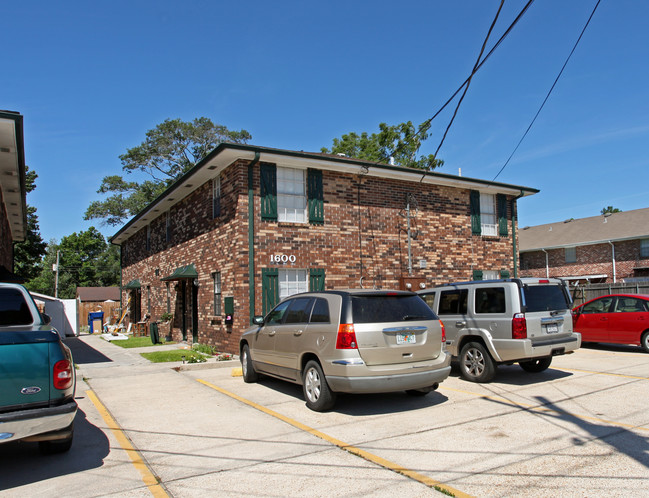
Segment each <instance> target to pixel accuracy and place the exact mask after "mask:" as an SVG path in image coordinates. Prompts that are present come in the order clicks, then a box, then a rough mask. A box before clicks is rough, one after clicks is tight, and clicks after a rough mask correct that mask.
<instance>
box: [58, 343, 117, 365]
mask: <svg viewBox="0 0 649 498" xmlns="http://www.w3.org/2000/svg"><path fill="white" fill-rule="evenodd" d="M63 342H65V344H66V345H67V346H68V347H69V348H70V350H71V351H72V358H74V362H75V363H78V364H80V365H83V364H86V363H107V362H111V361H113V360H111V359H110V358H109V357H108V356H106V355H104V354H102V353H100V352H99V351H97V350H96V349H94V348H93V347H91V346H88V345H87V344H86V343H85V342H83V341H82V340H81V339H79V338H78V337H68V338H66V339H65V341H63Z"/></svg>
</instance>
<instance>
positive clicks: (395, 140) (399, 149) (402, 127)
mask: <svg viewBox="0 0 649 498" xmlns="http://www.w3.org/2000/svg"><path fill="white" fill-rule="evenodd" d="M429 128H430V124H423V125H421V126H420V129H419V131H418V130H417V129H416V128H415V126H414V125H413V124H412V122H411V121H408V122H407V123H401V124H398V125H393V126H390V125H387V124H386V123H381V124H379V133H372V134H371V135H369V134H368V133H367V132H363V133H361V134H360V135H359V134H357V133H354V132H351V133H348V134H346V135H343V136H342V137H341V138H334V139H333V145H332V147H331V149H327V148H326V147H323V148H322V149H321V152H323V153H325V154H345V155H346V156H348V157H353V158H356V159H363V160H366V161H374V162H380V163H389V162H390V158H393V160H394V162H395V164H398V165H400V166H404V167H408V168H417V169H423V170H426V171H432V170H434V169H435V168H439V167H440V166H442V165H443V164H444V161H443V160H441V159H437V158H435V156H434V155H433V154H429V155H427V156H424V155H422V156H417V152H418V151H419V148H420V147H421V144H422V142H423V141H424V140H426V139H427V138H428V129H429Z"/></svg>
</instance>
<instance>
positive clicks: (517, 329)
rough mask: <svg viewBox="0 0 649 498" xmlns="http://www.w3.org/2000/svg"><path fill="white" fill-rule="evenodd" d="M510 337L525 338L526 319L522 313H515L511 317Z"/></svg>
mask: <svg viewBox="0 0 649 498" xmlns="http://www.w3.org/2000/svg"><path fill="white" fill-rule="evenodd" d="M512 339H527V321H526V320H525V315H524V314H523V313H516V314H515V315H514V318H512Z"/></svg>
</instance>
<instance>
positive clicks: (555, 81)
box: [491, 0, 601, 181]
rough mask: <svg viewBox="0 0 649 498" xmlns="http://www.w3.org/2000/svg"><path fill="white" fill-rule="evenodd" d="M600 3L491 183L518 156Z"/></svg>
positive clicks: (596, 5)
mask: <svg viewBox="0 0 649 498" xmlns="http://www.w3.org/2000/svg"><path fill="white" fill-rule="evenodd" d="M600 2H601V0H597V3H596V4H595V7H594V8H593V11H592V12H591V14H590V17H589V18H588V21H586V24H585V25H584V28H583V29H582V30H581V33H580V35H579V38H577V41H576V42H575V45H574V46H573V47H572V50H571V51H570V54H568V58H567V59H566V61H565V62H564V63H563V67H562V68H561V71H559V74H558V75H557V77H556V78H555V80H554V83H552V87H550V90H549V91H548V94H547V95H546V96H545V99H543V103H542V104H541V107H539V110H538V111H536V114H535V115H534V118H533V119H532V122H531V123H530V125H529V126H528V127H527V130H525V133H523V136H522V137H521V139H520V140H519V141H518V144H517V145H516V147H514V150H513V151H512V153H511V154H510V155H509V157H508V158H507V161H505V164H503V167H502V168H500V171H498V174H497V175H496V176H494V178H493V180H491V181H494V180H496V178H498V177H499V176H500V174H501V173H502V172H503V171H504V170H505V168H506V167H507V165H508V164H509V161H511V159H512V157H514V154H516V151H517V150H518V148H519V147H520V145H521V143H523V140H525V137H526V136H527V134H528V133H529V131H530V129H531V128H532V125H533V124H534V122H535V121H536V118H538V117H539V114H541V110H543V107H544V106H545V103H546V102H547V101H548V99H549V98H550V95H551V94H552V90H554V87H555V86H556V85H557V82H558V81H559V78H561V75H562V74H563V70H564V69H565V68H566V66H567V65H568V61H570V58H571V57H572V54H573V53H574V52H575V50H576V49H577V45H579V42H580V41H581V38H582V36H584V33H585V32H586V28H588V25H589V24H590V20H591V19H592V18H593V16H594V15H595V11H596V10H597V7H598V6H599V3H600Z"/></svg>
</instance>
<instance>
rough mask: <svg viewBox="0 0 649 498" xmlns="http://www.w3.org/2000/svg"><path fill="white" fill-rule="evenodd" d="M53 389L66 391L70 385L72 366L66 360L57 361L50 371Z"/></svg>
mask: <svg viewBox="0 0 649 498" xmlns="http://www.w3.org/2000/svg"><path fill="white" fill-rule="evenodd" d="M52 379H53V383H54V387H55V388H57V389H68V388H69V387H70V386H71V385H72V365H71V364H70V362H69V361H68V360H61V361H57V362H56V363H55V364H54V368H53V369H52Z"/></svg>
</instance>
